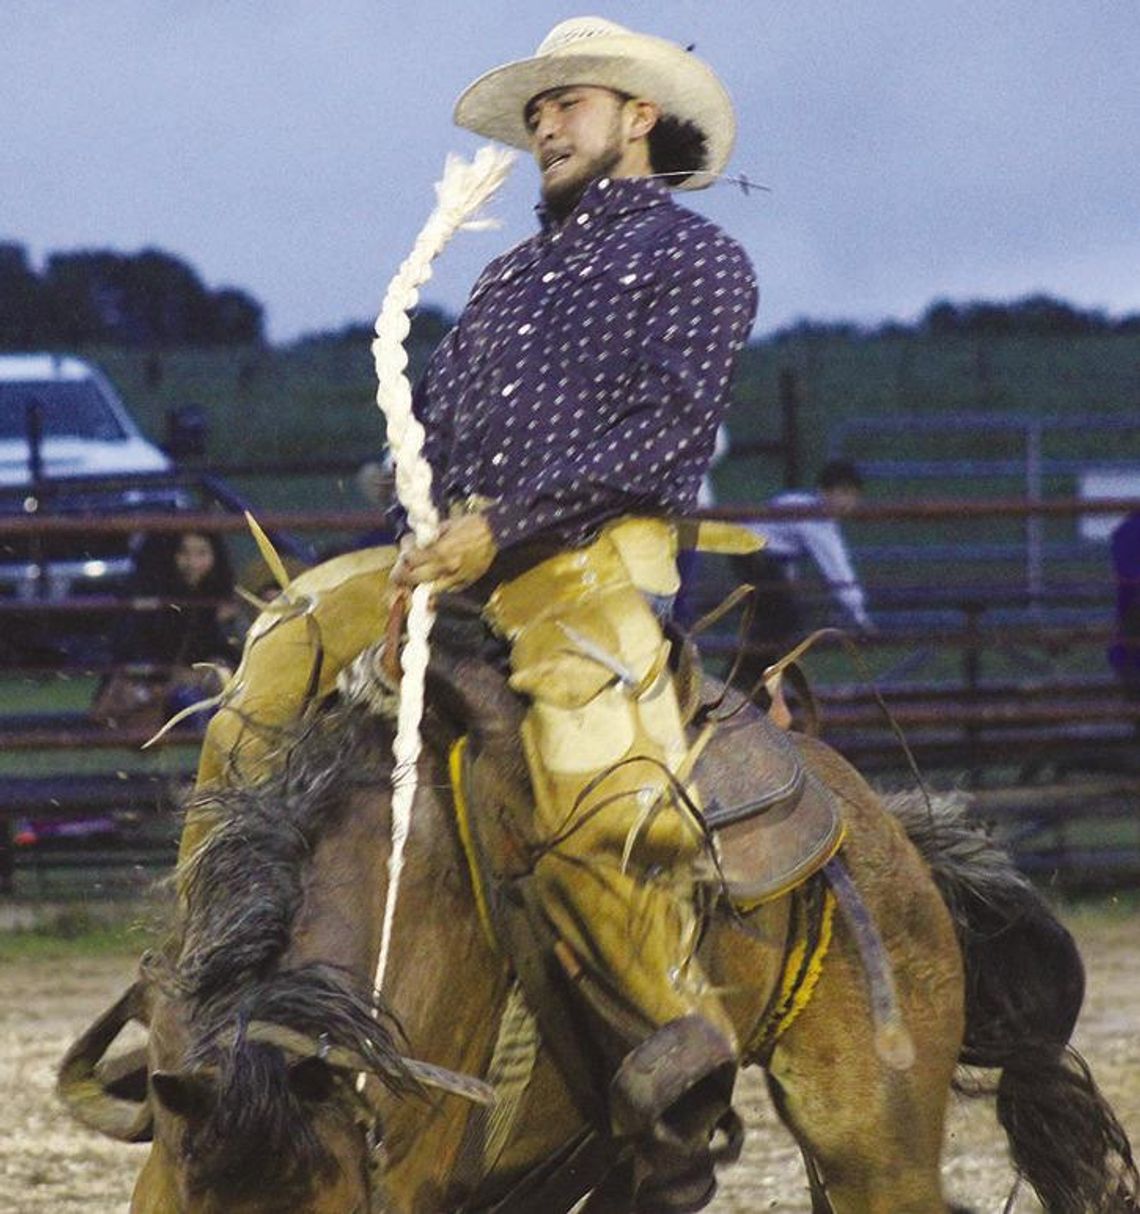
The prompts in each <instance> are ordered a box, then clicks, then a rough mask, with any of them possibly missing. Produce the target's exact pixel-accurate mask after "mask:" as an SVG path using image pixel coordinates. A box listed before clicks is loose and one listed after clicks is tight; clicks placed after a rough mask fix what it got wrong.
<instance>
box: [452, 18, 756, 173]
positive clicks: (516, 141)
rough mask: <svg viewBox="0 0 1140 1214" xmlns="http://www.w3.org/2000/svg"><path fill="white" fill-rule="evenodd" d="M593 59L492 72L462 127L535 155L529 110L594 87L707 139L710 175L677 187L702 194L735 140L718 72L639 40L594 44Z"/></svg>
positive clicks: (557, 56) (526, 62)
mask: <svg viewBox="0 0 1140 1214" xmlns="http://www.w3.org/2000/svg"><path fill="white" fill-rule="evenodd" d="M589 45H590V53H589V54H583V53H582V52H581V51H574V52H569V51H567V52H559V51H553V52H551V53H550V54H546V55H536V56H534V57H533V58H530V59H520V60H517V61H516V62H514V63H507V64H504V65H503V66H502V67H497V68H493V69H492V70H491V71H489V72H486V73H485V74H484V75H482V76H480V77H479V78H478V80H476V81H475V82H474V83H473V84H471V85H469V86H468V87H467V88H466V89H464V91H463V92H462V93H461V94H460V96H459V100H458V101H457V102H456V103H455V122H456V124H457V125H458V126H461V127H463V128H464V129H465V130H469V131H474V132H475V133H476V134H478V135H483V136H486V137H487V138H488V139H495V140H498V141H499V142H500V143H506V144H509V145H510V146H511V147H517V148H523V149H524V150H525V149H528V148H529V147H530V134H529V132H528V131H527V128H526V116H525V115H526V107H527V103H528V102H529V101H531V99H532V98H534V97H537V96H538V94H539V93H545V92H549V90H551V89H557V88H569V87H571V86H573V85H576V84H586V85H594V86H597V87H600V88H608V89H613V90H614V91H616V92H620V93H628V94H629V95H630V96H633V97H644V98H646V99H647V100H649V101H652V102H654V103H655V104H656V105H658V106H659V107H660V108H661V112H662V113H663V114H667V115H669V116H670V117H673V118H679V119H682V120H685V121H689V122H692V123H693V124H694V125H695V126H697V127H698V128H699V129H700V130H701V132H702V133H703V134H704V136H705V140H706V147H707V157H706V161H705V164H704V167H703V168H702V169H700V170H699V171H698V172H696V173H694V174H692V176H691V177H688V178H686V179H685V180H684V181H682V182H679V183H677V184H676V188H677V189H682V190H699V189H702V188H704V187H705V186H707V185H711V184H712V182H713V180H714V179H715V178H716V176H717V175H718V174H719V173H721V172H722V171H723V170H724V167H725V165H726V164H727V163H728V158H729V156H730V155H731V154H732V146H733V143H734V142H735V139H736V117H735V114H734V113H733V108H732V99H731V98H730V97H729V95H728V92H727V91H726V90H725V87H724V85H722V84H721V82H720V81H719V80H718V79H717V77H716V75H715V74H714V73H713V71H712V69H711V68H709V67H708V65H707V64H705V63H703V62H702V61H701V60H700V59H698V58H697V57H696V56H695V55H692V54H690V53H689V52H688V51H685V50H682V49H681V47H679V46H677V45H675V44H674V43H672V42H668V41H666V40H665V39H663V38H653V37H650V36H649V35H644V34H636V35H630V36H616V35H615V36H605V37H598V38H592V39H590V43H589Z"/></svg>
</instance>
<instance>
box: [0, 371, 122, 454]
mask: <svg viewBox="0 0 1140 1214" xmlns="http://www.w3.org/2000/svg"><path fill="white" fill-rule="evenodd" d="M35 405H38V406H39V414H40V433H41V434H42V436H43V437H44V438H86V439H89V440H93V441H96V442H114V441H116V440H121V439H124V438H126V437H127V435H126V432H125V431H124V430H123V427H122V426H121V425H120V424H119V421H118V419H117V418H116V417H115V414H114V413H113V412H112V410H111V408H110V406H109V405H108V404H107V402H106V400H105V399H104V398H103V394H102V393H101V392H100V391H99V389H98V387H96V385H95V384H94V383H91V382H89V381H83V380H76V381H74V382H63V383H60V382H58V381H54V382H53V381H49V380H42V381H37V380H28V381H26V382H25V381H22V380H21V381H20V382H18V383H0V440H4V439H26V438H27V436H28V425H29V421H28V415H29V410H30V409H31V408H32V407H33V406H35Z"/></svg>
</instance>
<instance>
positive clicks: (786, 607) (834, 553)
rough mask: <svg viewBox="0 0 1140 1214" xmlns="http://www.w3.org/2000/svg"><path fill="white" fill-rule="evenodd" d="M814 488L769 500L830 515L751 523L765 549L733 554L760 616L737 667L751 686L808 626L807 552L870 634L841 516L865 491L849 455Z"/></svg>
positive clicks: (843, 608)
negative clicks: (803, 593) (803, 568)
mask: <svg viewBox="0 0 1140 1214" xmlns="http://www.w3.org/2000/svg"><path fill="white" fill-rule="evenodd" d="M816 485H817V488H816V490H815V491H814V492H812V491H806V490H797V489H791V490H787V491H785V492H784V493H779V494H777V495H776V496H775V497H774V498H772V500H771V503H770V504H771V505H772V506H774V507H777V508H778V509H784V510H786V509H789V508H791V507H796V508H802V509H812V508H817V509H820V510H823V511H825V512H826V514H827V515H828V517H826V518H796V519H780V518H770V519H764V520H762V521H761V522H758V523H755V524H753V525H752V526H753V530H754V531H756V532H757V533H758V534H760V535H762V536H763V537H764V540H765V546H764V548H763V549H762V550H761V551H760V552H757V553H754V554H752V555H751V556H742V557H736V558H735V559H734V562H733V566H734V569H735V571H736V573H737V575H738V576H739V577H740V579H741V580H742V581H747V582H751V583H752V585H754V586H755V587H756V603H755V615H754V617H753V622H752V629H751V633H750V635H749V646H750V649H752V650H754V651H755V652H753V653H750V654H748V655H746V656H745V659H744V660H743V661H742V663H741V668H740V670H739V671H738V675H737V680H736V681H737V683H738V685H740V686H742V687H743V686H744V685H745V684H746V683H747V685H748V686H749V687H751V686H753V685H755V683H756V682H757V681H758V680H759V678H760V674H761V672H762V671H763V669H764V667H765V666H767V665H769V664H770V663H771V662H772V661H773V660H774V659H775V658H776V657H778V656H779V655H780V654H781V653H783V652H785V651H786V650H788V649H789V648H791V647H792V645H794V644H795V643H796V642H797V641H799V640H801V639H802V638H803V636H804V635H805V634H806V633H807V632H808V631H809V629H810V620H809V618H808V613H807V612H805V610H804V608H803V604H802V603H801V601H800V597H799V595H798V594H797V586H796V583H797V582H798V580H799V564H800V562H801V561H802V560H803V558H804V557H810V558H811V559H812V560H813V561H814V562H815V564H816V566H817V567H818V569H819V572H820V573H821V574H822V576H823V578H824V580H825V581H826V582H827V585H828V587H829V588H830V590H831V593H832V595H833V596H834V598H835V602H836V606H837V608H838V611H839V615H840V617H841V619H842V621H843V622H844V623H845V624H846V625H847V626H848V627H853V628H854V629H855V630H856V631H858V632H859V633H862V634H868V633H871V632H873V631H874V630H875V629H874V624H873V623H872V621H871V617H870V616H869V615H868V613H867V608H866V602H865V597H864V594H863V588H862V587H861V586H860V585H859V581H858V579H857V577H856V576H855V570H854V567H853V566H852V564H851V558H850V556H849V555H848V552H847V545H846V543H845V542H844V539H843V532H842V530H841V529H840V525H839V521H840V520H841V519H842V518H844V517H846V516H847V515H849V514H850V513H851V512H852V511H853V510H854V509H855V507H856V506H857V505H858V504H859V501H860V498H861V497H862V495H863V478H862V476H861V475H860V473H859V470H858V468H856V467H855V465H854V464H852V463H850V462H848V461H847V460H833V461H832V462H830V463H828V464H825V465H824V467H823V468H822V469H821V470H820V473H819V477H818V478H817V481H816Z"/></svg>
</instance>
